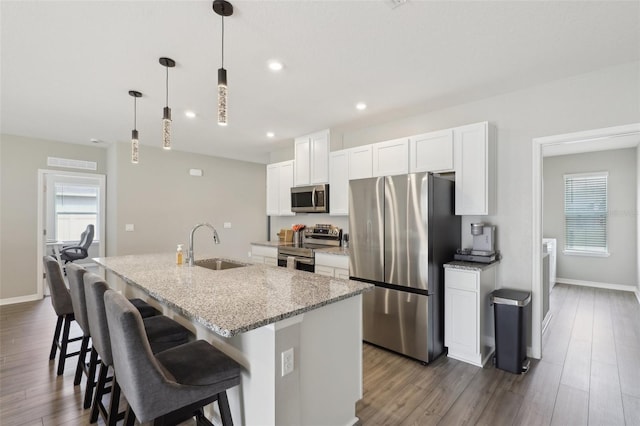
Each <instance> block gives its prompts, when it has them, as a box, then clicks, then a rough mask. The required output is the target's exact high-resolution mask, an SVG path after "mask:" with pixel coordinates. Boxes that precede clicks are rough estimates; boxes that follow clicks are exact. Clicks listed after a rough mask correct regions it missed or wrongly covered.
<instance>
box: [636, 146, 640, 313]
mask: <svg viewBox="0 0 640 426" xmlns="http://www.w3.org/2000/svg"><path fill="white" fill-rule="evenodd" d="M636 165H637V168H636V190H637V191H638V192H637V194H636V247H637V246H638V245H640V147H638V148H636ZM636 268H637V275H636V286H637V288H638V289H637V290H636V296H637V297H638V301H640V249H638V251H637V253H636Z"/></svg>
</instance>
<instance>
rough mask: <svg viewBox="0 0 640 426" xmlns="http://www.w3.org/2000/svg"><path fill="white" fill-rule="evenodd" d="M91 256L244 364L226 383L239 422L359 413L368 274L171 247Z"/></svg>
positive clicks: (318, 419)
mask: <svg viewBox="0 0 640 426" xmlns="http://www.w3.org/2000/svg"><path fill="white" fill-rule="evenodd" d="M94 260H95V262H96V263H98V264H99V265H100V266H102V267H103V268H104V269H105V270H106V271H108V277H107V281H108V282H109V283H110V285H111V286H113V287H115V288H116V289H119V290H122V291H123V292H124V293H125V294H126V295H127V296H136V297H143V298H146V299H147V300H148V301H149V302H150V303H152V304H154V305H155V306H156V307H158V308H159V309H161V310H162V311H163V313H164V314H165V315H169V316H171V317H173V318H174V319H176V320H178V321H180V322H181V323H182V324H184V325H186V326H187V327H189V328H190V329H191V330H192V331H193V332H194V333H195V334H196V336H197V337H198V338H200V339H205V340H207V341H209V342H210V343H212V344H213V345H214V346H216V347H217V348H219V349H220V350H222V351H224V352H225V353H226V354H227V355H229V356H230V357H232V358H234V359H235V360H236V361H238V362H239V363H240V364H241V365H242V366H243V367H244V369H243V374H242V383H241V385H240V386H238V387H236V388H233V389H231V390H230V392H229V403H230V406H231V410H232V415H233V419H234V422H235V423H236V424H246V425H307V424H322V425H349V424H354V423H356V422H357V420H358V419H357V417H356V416H355V403H356V402H357V401H358V400H359V399H360V398H361V397H362V296H361V293H362V292H363V291H365V290H367V289H368V288H369V287H370V286H369V285H368V284H364V283H360V282H356V281H349V280H343V279H337V278H330V277H325V276H321V275H316V274H312V273H308V272H303V271H297V270H290V269H286V268H278V267H273V266H267V265H246V266H242V267H237V268H233V269H226V270H219V271H215V270H210V269H206V268H203V267H199V266H188V265H180V266H178V265H176V264H175V256H174V255H172V254H161V255H132V256H118V257H106V258H95V259H94ZM291 349H292V351H293V358H292V361H293V362H290V361H289V360H290V358H288V357H287V354H288V353H290V352H289V350H291ZM285 361H286V362H285ZM287 369H290V370H291V372H289V373H287V374H283V373H286V371H283V370H287ZM209 414H210V415H211V414H213V417H217V413H209Z"/></svg>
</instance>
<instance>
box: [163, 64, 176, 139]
mask: <svg viewBox="0 0 640 426" xmlns="http://www.w3.org/2000/svg"><path fill="white" fill-rule="evenodd" d="M160 65H162V66H163V67H165V68H166V69H167V80H166V86H167V87H166V89H167V91H166V93H167V96H166V101H167V102H166V106H165V107H164V110H163V112H162V147H163V148H164V149H167V150H169V149H171V108H169V68H173V67H175V66H176V61H174V60H173V59H171V58H160Z"/></svg>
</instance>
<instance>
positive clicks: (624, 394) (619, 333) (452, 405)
mask: <svg viewBox="0 0 640 426" xmlns="http://www.w3.org/2000/svg"><path fill="white" fill-rule="evenodd" d="M550 303H551V306H550V310H551V312H552V314H553V317H552V319H551V322H550V324H549V327H548V328H547V331H546V332H545V334H544V336H543V357H542V358H543V359H542V360H540V361H536V360H533V361H532V362H531V368H530V371H529V372H528V373H527V374H525V375H515V374H511V373H507V372H505V371H502V370H497V369H496V368H494V367H492V366H489V367H485V368H479V367H474V366H472V365H469V364H465V363H463V362H460V361H456V360H453V359H450V358H447V357H440V358H439V359H438V360H436V361H435V362H434V363H432V364H430V365H428V366H426V367H423V366H422V365H421V364H419V363H418V362H416V361H412V360H409V359H407V358H404V357H400V356H397V355H393V354H391V353H389V352H387V351H384V350H382V349H379V348H377V347H374V346H371V345H365V349H364V398H363V400H362V401H360V402H359V403H358V405H357V415H358V417H359V418H360V420H361V423H362V424H363V425H378V424H385V425H420V426H422V425H432V424H433V425H436V424H438V425H461V424H481V425H625V424H627V425H630V426H631V425H640V305H639V304H638V301H637V299H636V298H635V295H633V293H629V292H619V291H608V290H601V289H593V288H587V287H574V286H566V285H556V287H555V288H554V290H553V292H552V293H551V301H550Z"/></svg>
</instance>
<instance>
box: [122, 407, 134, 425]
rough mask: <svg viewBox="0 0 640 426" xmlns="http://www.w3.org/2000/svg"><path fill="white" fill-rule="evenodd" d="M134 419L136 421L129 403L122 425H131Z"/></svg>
mask: <svg viewBox="0 0 640 426" xmlns="http://www.w3.org/2000/svg"><path fill="white" fill-rule="evenodd" d="M135 421H136V415H135V413H134V412H133V410H132V409H131V406H130V405H129V406H128V407H127V412H126V413H125V415H124V425H125V426H133V424H134V423H135Z"/></svg>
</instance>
